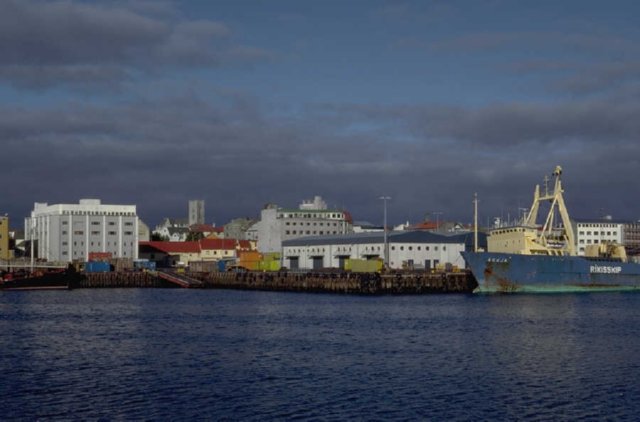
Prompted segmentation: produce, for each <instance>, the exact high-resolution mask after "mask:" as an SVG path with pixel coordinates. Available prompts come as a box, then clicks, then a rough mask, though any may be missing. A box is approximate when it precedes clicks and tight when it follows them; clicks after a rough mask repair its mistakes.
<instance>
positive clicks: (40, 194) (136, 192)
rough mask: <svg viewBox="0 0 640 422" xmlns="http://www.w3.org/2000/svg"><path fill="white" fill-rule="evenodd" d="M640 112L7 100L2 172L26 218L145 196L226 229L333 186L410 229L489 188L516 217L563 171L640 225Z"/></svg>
mask: <svg viewBox="0 0 640 422" xmlns="http://www.w3.org/2000/svg"><path fill="white" fill-rule="evenodd" d="M637 111H638V110H637V106H636V107H635V108H634V107H632V106H631V105H627V106H622V105H618V106H613V105H612V104H608V103H602V104H592V105H590V106H584V105H580V104H574V103H566V104H562V105H555V106H535V107H534V106H531V105H517V104H511V105H502V106H491V107H486V108H479V109H465V108H461V107H459V108H452V107H441V108H438V107H435V106H433V107H429V108H423V109H418V110H417V111H416V110H414V109H413V108H409V107H398V108H392V107H379V108H373V107H362V106H354V107H348V106H334V107H329V106H327V105H324V106H323V107H318V108H310V109H308V110H307V111H306V112H305V113H304V114H299V115H298V116H297V117H296V118H292V117H291V116H287V117H283V118H277V117H275V116H273V115H271V114H270V113H269V112H267V111H266V110H265V108H263V107H262V106H260V104H259V103H257V102H253V101H251V100H250V99H248V98H241V97H226V98H217V99H213V100H209V99H208V100H207V101H204V100H203V99H201V98H200V97H198V96H189V95H188V96H184V97H171V98H166V99H163V100H148V101H132V102H128V103H123V104H118V105H117V106H95V105H90V104H85V103H70V104H65V105H62V106H56V107H50V108H49V107H41V108H39V109H33V108H32V109H13V110H12V109H9V108H5V109H4V110H1V113H0V128H2V132H0V137H1V138H2V139H3V140H4V141H3V147H4V148H5V151H6V153H7V156H10V157H12V160H11V163H10V164H9V165H7V166H4V167H3V168H2V169H1V170H0V177H2V178H3V179H8V178H11V179H12V180H19V181H20V183H16V184H12V185H10V186H9V188H8V189H7V190H6V191H5V193H4V195H3V196H4V198H5V200H6V201H7V202H6V203H7V204H10V205H9V211H11V213H12V214H18V215H22V214H23V213H26V212H27V211H28V209H29V208H30V207H31V206H32V204H31V202H33V201H49V202H51V203H55V202H69V201H73V202H75V201H77V199H78V198H80V197H100V198H102V199H103V200H105V201H108V202H113V203H136V204H138V205H139V212H140V214H141V216H142V217H143V218H144V219H145V220H147V221H148V222H150V223H152V224H155V223H156V222H157V221H159V220H160V218H162V217H163V216H182V215H184V214H185V213H186V203H187V201H188V200H189V199H192V198H196V197H197V198H205V199H206V200H207V215H208V216H209V218H210V219H212V220H215V221H216V222H217V223H218V224H222V223H224V222H226V221H227V220H228V219H230V218H233V217H236V216H256V215H257V214H258V213H259V210H260V207H261V206H262V205H263V204H265V203H267V202H276V203H278V204H280V205H285V206H296V205H297V204H298V203H299V202H300V201H301V200H302V199H305V198H308V197H311V196H313V195H314V194H320V195H322V196H324V197H325V198H326V199H327V201H328V202H329V203H330V204H332V205H335V206H341V207H346V208H347V209H349V210H351V211H352V213H353V214H354V216H355V217H356V219H363V220H372V221H378V220H379V217H380V215H378V214H379V213H378V212H377V211H379V210H378V209H379V208H380V209H381V204H379V202H380V201H378V200H377V198H378V197H379V196H380V195H383V194H384V195H390V196H392V198H393V200H392V202H391V203H390V204H389V207H390V208H389V215H390V218H392V220H393V221H394V222H397V223H399V222H402V221H405V220H411V221H416V220H417V219H419V218H422V217H423V216H424V215H425V214H426V213H428V212H432V211H438V212H443V213H444V214H443V216H442V218H444V219H446V218H450V219H458V220H462V221H466V222H469V221H471V215H472V214H471V210H472V208H471V199H472V197H473V193H474V192H478V193H479V195H480V197H481V199H482V207H481V209H482V212H483V216H485V217H484V218H489V217H493V216H500V215H502V216H503V217H504V218H506V217H507V214H508V215H510V216H515V215H516V214H517V213H518V208H519V207H526V206H529V202H530V197H531V194H532V192H533V185H534V184H535V183H539V182H540V180H541V178H542V176H543V175H544V174H548V173H550V172H551V171H552V169H553V168H554V167H555V165H556V164H561V165H563V166H564V167H565V176H566V186H567V190H568V193H567V195H568V198H570V200H569V207H570V209H574V210H575V212H574V213H577V214H579V215H582V216H586V217H588V216H593V215H584V214H589V213H586V212H584V210H585V209H590V210H598V209H600V208H607V209H611V210H612V211H611V212H612V213H614V212H617V213H618V215H617V216H618V217H621V218H622V217H627V218H635V217H637V216H640V215H638V214H639V213H640V210H639V209H638V208H637V204H636V203H635V201H633V200H630V199H625V198H628V195H627V194H626V191H627V190H629V189H633V188H634V186H635V177H636V174H637V168H638V158H637V157H639V156H640V146H637V145H636V143H632V142H625V143H622V142H616V141H617V140H620V139H623V138H624V139H637V135H638V134H639V133H640V131H639V130H638V123H636V122H634V120H633V119H630V117H632V116H633V115H637ZM354 125H355V126H357V128H358V130H357V131H356V130H353V127H354ZM380 128H383V129H384V130H381V129H380ZM510 142H519V143H517V144H510ZM25 187H26V188H25ZM61 187H64V189H61ZM614 200H615V201H617V202H613V201H614ZM587 205H589V207H588V208H587Z"/></svg>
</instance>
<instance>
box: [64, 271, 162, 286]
mask: <svg viewBox="0 0 640 422" xmlns="http://www.w3.org/2000/svg"><path fill="white" fill-rule="evenodd" d="M72 287H73V288H79V289H90V288H127V287H174V285H172V284H171V283H167V282H166V281H164V280H161V279H160V278H159V277H158V276H157V275H155V274H154V273H150V272H109V273H85V274H83V275H82V277H80V280H78V281H77V282H76V283H75V284H74V285H73V286H72Z"/></svg>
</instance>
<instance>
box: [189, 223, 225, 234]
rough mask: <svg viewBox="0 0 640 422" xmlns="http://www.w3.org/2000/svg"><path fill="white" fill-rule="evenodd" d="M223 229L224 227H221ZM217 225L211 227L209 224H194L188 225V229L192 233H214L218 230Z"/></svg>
mask: <svg viewBox="0 0 640 422" xmlns="http://www.w3.org/2000/svg"><path fill="white" fill-rule="evenodd" d="M221 228H222V229H223V230H224V227H221ZM218 229H219V228H218V227H213V226H212V225H211V224H194V225H192V226H191V227H189V231H191V232H193V233H214V232H218Z"/></svg>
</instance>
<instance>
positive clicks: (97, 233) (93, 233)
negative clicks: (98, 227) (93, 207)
mask: <svg viewBox="0 0 640 422" xmlns="http://www.w3.org/2000/svg"><path fill="white" fill-rule="evenodd" d="M91 234H92V235H94V236H97V235H99V234H100V232H91Z"/></svg>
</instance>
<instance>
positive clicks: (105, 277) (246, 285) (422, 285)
mask: <svg viewBox="0 0 640 422" xmlns="http://www.w3.org/2000/svg"><path fill="white" fill-rule="evenodd" d="M189 277H191V278H193V279H196V280H201V281H202V285H201V286H197V287H199V288H205V289H206V288H214V289H215V288H217V289H241V290H271V291H282V292H326V293H347V294H365V295H376V294H428V293H470V292H472V291H473V289H475V288H476V287H477V282H476V280H475V279H474V278H473V276H472V275H471V273H469V272H466V271H465V272H449V273H447V272H442V273H395V274H378V273H348V272H336V273H322V272H319V273H314V272H308V273H297V272H244V273H243V272H213V273H193V272H192V273H189ZM73 287H74V288H106V287H176V285H175V284H172V283H169V282H167V281H165V280H162V279H161V278H160V277H158V275H157V274H155V273H152V272H120V273H117V272H111V273H89V274H85V275H84V277H82V279H81V280H80V281H78V282H77V284H75V285H74V286H73ZM192 287H193V286H192Z"/></svg>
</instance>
